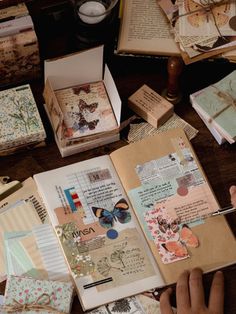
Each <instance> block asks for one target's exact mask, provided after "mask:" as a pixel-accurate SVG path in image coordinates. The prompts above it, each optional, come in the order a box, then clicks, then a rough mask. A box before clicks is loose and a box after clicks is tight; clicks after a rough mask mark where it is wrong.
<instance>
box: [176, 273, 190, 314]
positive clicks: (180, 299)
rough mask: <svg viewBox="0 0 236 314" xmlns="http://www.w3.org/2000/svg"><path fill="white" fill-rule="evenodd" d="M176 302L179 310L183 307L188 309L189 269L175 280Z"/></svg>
mask: <svg viewBox="0 0 236 314" xmlns="http://www.w3.org/2000/svg"><path fill="white" fill-rule="evenodd" d="M176 303H177V308H178V310H179V311H180V312H181V310H183V309H189V308H190V306H191V304H190V296H189V271H187V270H186V271H184V272H183V273H182V274H181V275H180V276H179V279H178V281H177V285H176Z"/></svg>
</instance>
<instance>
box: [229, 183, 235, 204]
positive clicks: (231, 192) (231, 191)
mask: <svg viewBox="0 0 236 314" xmlns="http://www.w3.org/2000/svg"><path fill="white" fill-rule="evenodd" d="M229 193H230V196H231V204H232V205H233V206H234V207H236V186H235V185H232V186H231V187H230V189H229Z"/></svg>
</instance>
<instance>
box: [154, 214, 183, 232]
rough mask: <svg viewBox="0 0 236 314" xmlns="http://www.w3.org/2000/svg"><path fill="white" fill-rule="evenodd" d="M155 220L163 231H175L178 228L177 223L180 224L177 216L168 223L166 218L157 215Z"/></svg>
mask: <svg viewBox="0 0 236 314" xmlns="http://www.w3.org/2000/svg"><path fill="white" fill-rule="evenodd" d="M157 222H158V225H159V229H160V230H161V232H163V233H166V232H167V231H168V230H171V231H173V232H177V231H178V230H179V224H180V220H179V218H177V219H175V220H173V221H171V222H170V223H168V222H167V220H166V219H164V218H162V217H157Z"/></svg>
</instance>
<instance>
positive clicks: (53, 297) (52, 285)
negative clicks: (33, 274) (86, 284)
mask: <svg viewBox="0 0 236 314" xmlns="http://www.w3.org/2000/svg"><path fill="white" fill-rule="evenodd" d="M73 295H74V291H73V284H72V283H68V282H67V283H65V282H59V281H47V280H37V279H33V278H27V277H21V276H9V278H8V280H7V285H6V290H5V295H4V307H5V309H9V308H10V307H15V308H17V307H18V310H16V311H15V312H14V313H15V314H18V313H19V314H20V313H21V314H22V313H23V314H26V313H27V314H38V313H40V314H46V313H47V314H48V313H70V310H71V305H72V301H73ZM35 304H37V305H39V306H41V309H40V310H37V311H36V309H35V307H34V306H35ZM25 305H28V308H27V307H26V310H19V308H20V307H23V306H25ZM32 305H33V306H32ZM49 308H51V310H49ZM11 313H12V312H11Z"/></svg>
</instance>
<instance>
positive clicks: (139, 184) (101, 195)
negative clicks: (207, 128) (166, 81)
mask: <svg viewBox="0 0 236 314" xmlns="http://www.w3.org/2000/svg"><path fill="white" fill-rule="evenodd" d="M34 179H35V181H36V184H37V187H38V190H39V193H40V195H41V197H42V199H43V201H44V203H45V206H46V208H47V210H48V214H49V218H50V220H51V223H52V225H53V226H54V228H55V231H56V233H57V236H58V239H59V241H60V243H61V247H62V249H63V252H64V255H65V256H66V259H67V263H68V266H69V268H70V271H71V274H72V276H73V278H74V281H75V285H76V288H77V293H78V296H79V298H80V301H81V304H82V306H83V308H84V309H85V310H88V309H91V308H94V307H97V306H99V305H102V304H105V303H109V302H112V301H114V300H117V299H121V298H124V297H128V296H131V295H135V294H138V293H141V292H143V291H145V290H147V289H151V288H154V287H163V286H165V285H168V284H171V283H174V282H176V280H177V278H178V276H179V274H180V273H181V272H182V271H183V270H184V269H188V268H192V267H196V266H199V267H201V268H202V269H203V271H204V272H208V271H211V270H214V269H217V268H220V267H223V266H226V265H230V264H233V263H234V262H235V260H236V251H235V250H232V247H235V238H234V236H233V233H232V232H231V230H230V228H229V226H228V224H227V222H226V220H225V218H224V217H222V216H221V217H214V218H213V217H210V218H209V216H211V213H212V212H214V211H216V210H217V209H218V206H219V205H218V203H217V200H216V198H215V196H214V193H213V192H212V190H211V188H210V185H209V183H208V181H207V178H206V176H205V175H204V172H203V169H202V167H201V165H200V163H199V161H198V159H197V157H196V155H195V153H194V151H193V149H192V147H191V144H190V142H189V140H188V139H187V137H186V135H185V133H184V131H183V130H182V129H172V130H169V131H167V132H163V133H160V134H157V135H155V136H152V137H149V138H146V139H144V140H142V141H140V142H136V143H133V144H129V145H127V146H125V147H122V148H120V149H118V150H116V151H114V152H112V153H111V154H110V155H105V156H101V157H96V158H93V159H90V160H86V161H82V162H78V163H75V164H72V165H68V166H65V167H61V168H58V169H55V170H50V171H47V172H43V173H39V174H36V175H35V176H34ZM206 217H207V218H206ZM222 235H223V236H222Z"/></svg>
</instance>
